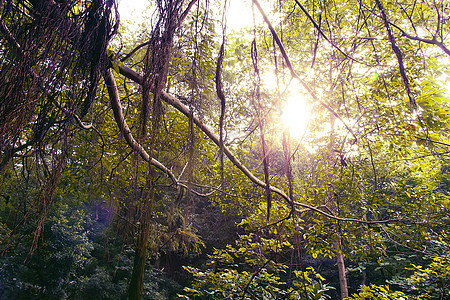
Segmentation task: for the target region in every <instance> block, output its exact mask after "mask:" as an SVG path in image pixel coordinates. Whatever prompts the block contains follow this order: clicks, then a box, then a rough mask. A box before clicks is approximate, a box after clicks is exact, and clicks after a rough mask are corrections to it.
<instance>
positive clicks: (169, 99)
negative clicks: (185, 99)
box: [109, 65, 401, 224]
mask: <svg viewBox="0 0 450 300" xmlns="http://www.w3.org/2000/svg"><path fill="white" fill-rule="evenodd" d="M109 72H110V71H109ZM119 72H120V74H122V75H123V76H125V77H127V78H128V79H131V80H133V81H135V82H136V83H139V84H140V83H142V76H141V75H140V74H138V73H137V72H135V71H134V70H132V69H131V68H129V67H127V66H125V65H119ZM116 90H117V89H116ZM117 97H118V95H117ZM161 98H162V100H163V101H164V102H166V103H167V104H170V105H171V106H173V107H174V108H175V109H177V110H178V111H179V112H181V113H182V114H183V115H185V116H186V117H188V118H189V116H190V115H191V113H190V110H189V108H187V107H186V106H185V105H184V104H183V103H181V102H180V100H178V99H177V98H175V97H174V96H172V95H170V94H169V93H167V92H165V91H161ZM192 118H193V121H194V123H195V125H197V127H198V128H199V129H200V130H201V131H203V133H204V134H206V136H208V137H209V139H210V140H211V141H212V142H214V144H216V145H217V146H219V147H220V139H219V138H218V137H217V136H216V135H215V134H214V133H213V132H212V131H211V130H210V129H209V128H208V127H207V126H206V125H205V124H203V122H202V121H200V119H199V118H197V117H196V116H194V115H193V116H192ZM128 131H129V129H128ZM130 146H131V145H130ZM139 146H140V145H139ZM140 147H141V146H140ZM141 148H142V147H141ZM223 150H224V154H225V155H226V156H227V157H228V159H229V160H230V161H231V163H232V164H233V165H234V166H235V167H236V168H238V169H239V170H240V171H241V172H242V173H244V175H245V176H246V177H247V178H248V179H250V181H252V182H253V183H255V184H256V185H258V186H260V187H262V188H266V184H265V183H264V181H262V180H260V179H259V178H258V177H256V176H255V175H254V174H253V173H252V172H251V171H250V170H249V169H247V167H246V166H244V164H243V163H242V162H241V161H240V160H239V159H238V158H236V157H235V156H234V155H233V153H232V152H231V151H230V149H228V147H226V146H224V147H223ZM147 155H148V154H147ZM172 176H173V174H172ZM269 189H270V191H271V192H273V193H275V194H277V195H279V196H280V197H281V198H283V199H284V200H285V201H286V202H287V203H288V204H289V205H292V203H293V204H294V206H298V207H303V208H305V209H307V210H312V211H314V212H316V213H319V214H321V215H323V216H325V217H328V218H331V219H334V220H337V221H349V222H358V223H364V224H384V223H392V222H399V221H401V220H399V219H389V220H381V221H365V220H359V219H354V218H340V217H337V216H335V215H333V214H329V213H327V212H324V211H323V210H321V209H320V208H318V207H315V206H312V205H308V204H305V203H300V202H296V201H293V200H292V199H291V198H289V196H288V195H286V194H285V193H284V192H283V191H282V190H280V189H279V188H277V187H274V186H269ZM296 212H300V213H303V212H306V211H305V210H301V211H298V210H297V209H296Z"/></svg>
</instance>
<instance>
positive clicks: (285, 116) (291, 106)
mask: <svg viewBox="0 0 450 300" xmlns="http://www.w3.org/2000/svg"><path fill="white" fill-rule="evenodd" d="M281 111H282V113H281V120H282V122H283V124H284V126H286V127H287V128H288V129H289V132H290V134H291V136H292V137H293V138H295V139H300V138H301V137H302V136H303V135H304V133H305V132H306V129H307V127H308V121H309V109H308V106H307V104H306V101H305V99H304V98H303V97H302V96H301V94H299V93H291V94H290V96H288V98H287V100H286V103H285V105H284V106H283V107H282V109H281Z"/></svg>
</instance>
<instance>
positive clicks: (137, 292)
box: [128, 225, 148, 300]
mask: <svg viewBox="0 0 450 300" xmlns="http://www.w3.org/2000/svg"><path fill="white" fill-rule="evenodd" d="M141 226H142V225H141ZM147 243H148V232H146V230H142V232H141V233H140V234H139V238H138V241H137V245H136V250H135V254H134V264H133V273H132V275H131V281H130V286H129V290H128V299H130V300H141V299H142V293H143V291H144V275H145V262H146V261H147Z"/></svg>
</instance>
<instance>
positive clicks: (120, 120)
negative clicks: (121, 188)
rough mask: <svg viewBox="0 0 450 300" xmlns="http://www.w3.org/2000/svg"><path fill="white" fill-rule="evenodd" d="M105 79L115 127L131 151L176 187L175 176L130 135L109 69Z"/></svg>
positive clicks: (104, 75)
mask: <svg viewBox="0 0 450 300" xmlns="http://www.w3.org/2000/svg"><path fill="white" fill-rule="evenodd" d="M103 77H104V79H105V84H106V87H107V89H108V95H109V99H110V102H111V107H112V110H113V113H114V119H115V120H116V123H117V126H118V127H119V129H120V132H121V133H122V134H123V136H124V138H125V140H126V142H127V144H128V145H129V146H130V147H131V149H133V151H135V152H137V153H138V154H139V155H140V156H141V157H142V158H143V159H144V160H145V161H147V162H149V163H150V164H152V165H154V166H155V167H156V168H158V169H160V170H161V171H163V172H164V173H166V174H167V175H168V176H169V177H170V179H171V180H172V182H173V183H174V184H176V185H178V181H177V179H176V178H175V175H174V174H173V173H172V172H171V171H170V170H169V169H168V168H167V167H166V166H164V165H163V164H162V163H160V162H159V161H157V160H156V159H154V158H153V157H151V156H150V155H149V154H148V153H147V151H145V149H144V148H143V147H142V146H141V144H139V143H138V142H137V141H136V140H135V139H134V137H133V135H132V134H131V130H130V128H129V127H128V124H127V122H126V121H125V117H124V115H123V112H122V105H121V104H120V98H119V91H118V90H117V85H116V81H115V79H114V76H113V74H112V72H111V69H108V70H107V71H106V72H105V74H103Z"/></svg>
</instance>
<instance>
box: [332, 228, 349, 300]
mask: <svg viewBox="0 0 450 300" xmlns="http://www.w3.org/2000/svg"><path fill="white" fill-rule="evenodd" d="M334 248H335V249H336V258H337V266H338V272H339V287H340V288H341V299H346V298H348V286H347V275H346V274H345V262H344V255H343V254H342V250H341V236H340V235H339V233H336V236H335V237H334Z"/></svg>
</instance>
